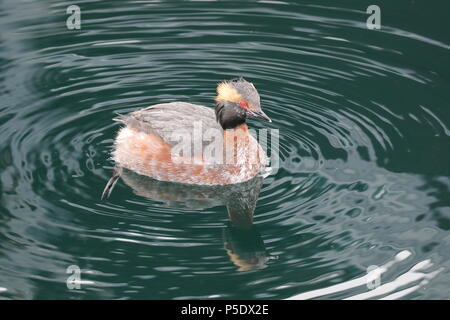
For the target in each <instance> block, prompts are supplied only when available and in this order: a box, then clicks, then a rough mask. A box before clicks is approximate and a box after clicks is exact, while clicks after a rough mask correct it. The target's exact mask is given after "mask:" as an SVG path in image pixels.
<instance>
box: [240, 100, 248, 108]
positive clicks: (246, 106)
mask: <svg viewBox="0 0 450 320" xmlns="http://www.w3.org/2000/svg"><path fill="white" fill-rule="evenodd" d="M239 105H240V106H241V107H242V108H245V109H248V103H247V102H245V101H240V102H239Z"/></svg>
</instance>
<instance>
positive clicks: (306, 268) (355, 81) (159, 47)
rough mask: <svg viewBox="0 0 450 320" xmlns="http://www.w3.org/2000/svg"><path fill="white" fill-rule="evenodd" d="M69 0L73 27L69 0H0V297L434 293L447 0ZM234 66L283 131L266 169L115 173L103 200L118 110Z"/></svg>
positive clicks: (448, 95)
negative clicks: (374, 272) (371, 284)
mask: <svg viewBox="0 0 450 320" xmlns="http://www.w3.org/2000/svg"><path fill="white" fill-rule="evenodd" d="M70 4H72V2H70ZM77 4H78V5H79V6H80V7H81V10H82V16H81V17H82V22H81V29H80V30H67V28H66V25H65V21H66V18H67V14H66V8H67V6H68V5H69V3H68V2H62V1H20V2H19V1H3V2H2V3H1V4H0V17H1V20H0V30H1V32H0V96H1V102H0V137H1V140H0V194H1V196H0V298H2V299H110V298H111V299H138V298H139V299H186V298H195V299H197V298H214V299H225V298H226V299H287V298H291V297H294V298H316V299H317V298H319V299H345V298H383V297H385V298H402V299H436V298H438V299H445V298H448V297H449V294H448V292H449V291H448V288H449V286H450V271H449V270H450V251H449V249H448V248H449V245H450V190H449V187H450V170H449V163H450V148H449V146H450V129H449V128H450V117H449V113H448V107H449V102H450V90H449V86H450V54H449V53H450V51H449V49H450V39H449V37H448V30H449V25H448V12H449V9H450V6H449V4H448V3H445V2H444V1H442V2H441V3H440V2H436V3H433V5H432V6H431V4H429V3H428V4H427V3H425V2H420V1H419V2H418V1H416V2H409V1H395V3H383V4H381V5H380V6H381V8H382V28H381V30H368V29H367V28H366V19H367V17H368V15H367V14H366V8H367V6H368V5H369V4H371V3H364V2H363V1H342V2H339V3H336V2H335V1H325V2H320V5H319V4H318V3H316V2H312V1H311V2H308V1H306V2H301V3H298V2H296V3H293V4H289V3H287V2H282V1H260V2H253V1H245V2H244V1H240V2H228V1H220V2H203V1H199V2H194V1H192V2H191V1H186V2H182V3H181V2H174V1H168V2H161V3H160V2H152V1H120V2H119V1H117V2H108V3H106V2H105V1H92V0H86V1H78V2H77ZM239 75H243V76H245V77H246V78H247V79H249V80H250V81H252V82H253V83H254V84H255V86H256V87H257V88H258V90H259V92H260V94H261V99H262V106H263V108H264V111H265V112H266V113H267V114H268V115H269V116H270V117H271V118H272V120H273V122H272V123H271V124H269V125H268V128H274V129H279V131H280V168H279V170H278V171H277V173H276V174H275V175H271V176H269V177H267V178H266V179H265V180H264V181H256V182H252V183H254V184H253V185H246V186H241V188H240V189H239V188H237V189H232V190H226V191H223V190H203V189H200V190H199V189H196V188H192V189H189V190H187V189H186V188H185V189H183V188H181V189H180V188H173V186H167V185H164V184H158V183H155V182H154V181H153V182H152V181H149V180H145V179H144V181H141V180H140V179H141V177H136V176H133V175H132V174H130V175H129V176H128V177H127V178H126V179H124V180H122V181H120V182H119V183H118V184H117V186H116V189H115V190H114V193H113V195H112V197H111V198H110V199H108V200H107V201H100V195H101V192H102V190H103V187H104V185H105V184H106V182H107V180H108V179H109V177H110V174H111V168H112V166H113V163H112V162H111V160H110V159H109V153H110V150H111V146H112V142H113V138H114V136H115V134H116V132H117V130H118V128H119V127H118V125H117V124H116V123H114V122H113V121H112V120H111V119H112V118H113V117H114V116H115V113H116V112H119V113H126V112H130V111H133V110H136V109H138V108H141V107H145V106H148V105H151V104H155V103H161V102H171V101H177V100H181V101H187V102H191V103H198V104H203V105H207V106H213V97H214V88H215V84H216V83H217V82H218V81H221V80H223V79H229V78H232V77H235V76H239ZM266 125H267V124H266V123H261V122H257V121H252V122H251V126H252V127H254V128H263V127H264V126H266ZM127 179H128V180H127ZM259 190H260V192H259V193H258V192H257V191H259ZM174 197H175V198H174ZM239 197H241V198H242V199H243V200H242V199H241V198H239ZM256 198H258V201H257V203H256V208H254V210H253V208H252V207H251V205H252V203H253V204H254V203H255V201H256ZM168 199H170V200H168ZM189 199H190V200H189ZM230 199H238V200H239V201H236V203H237V204H240V203H244V204H248V205H246V206H245V205H244V206H243V207H239V206H238V205H237V206H236V205H233V203H232V202H231V201H230ZM249 199H250V200H249ZM241 200H242V202H240V201H241ZM227 204H228V210H227V207H226V206H225V205H227ZM230 208H231V209H230ZM253 211H254V212H253ZM229 212H231V214H230V213H229ZM240 213H243V214H241V215H239V214H240ZM252 213H253V219H252ZM71 265H76V266H79V267H80V268H81V271H82V274H81V277H82V284H81V289H79V290H69V289H68V288H67V286H66V279H67V277H68V276H69V275H68V274H67V273H66V269H67V268H68V267H69V266H71ZM373 265H375V266H380V267H381V266H384V267H385V269H383V271H384V272H383V273H382V276H381V283H380V285H389V284H392V285H391V286H390V287H389V286H388V287H386V286H384V287H383V286H382V287H379V289H374V290H372V291H371V290H370V289H369V288H368V287H367V286H366V285H365V283H366V282H367V281H366V280H367V278H364V277H366V275H367V268H368V267H369V266H373ZM352 281H353V282H352ZM380 288H381V289H380ZM375 290H378V291H375Z"/></svg>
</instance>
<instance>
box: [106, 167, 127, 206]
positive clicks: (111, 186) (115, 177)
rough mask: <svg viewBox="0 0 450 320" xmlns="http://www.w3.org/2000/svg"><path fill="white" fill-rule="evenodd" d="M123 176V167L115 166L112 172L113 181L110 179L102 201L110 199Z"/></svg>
mask: <svg viewBox="0 0 450 320" xmlns="http://www.w3.org/2000/svg"><path fill="white" fill-rule="evenodd" d="M121 174H122V167H118V166H115V167H114V169H113V172H112V177H111V179H109V181H108V183H107V184H106V186H105V189H104V190H103V193H102V198H101V199H102V200H105V199H108V198H109V196H110V195H111V192H112V191H113V189H114V186H115V185H116V183H117V180H119V178H120V175H121Z"/></svg>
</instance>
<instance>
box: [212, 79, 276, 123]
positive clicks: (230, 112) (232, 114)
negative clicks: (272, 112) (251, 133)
mask: <svg viewBox="0 0 450 320" xmlns="http://www.w3.org/2000/svg"><path fill="white" fill-rule="evenodd" d="M216 91H217V96H216V119H217V121H218V122H219V123H220V125H221V126H222V128H223V129H232V128H235V127H237V126H238V125H240V124H242V123H245V120H246V119H247V118H259V119H263V120H266V121H269V122H272V120H270V118H269V117H268V116H267V115H266V114H265V113H264V112H263V111H262V110H261V104H260V98H259V94H258V91H257V90H256V88H255V86H254V85H253V83H251V82H248V81H247V80H245V79H244V78H243V77H240V78H235V79H231V80H227V81H223V82H220V83H219V84H218V85H217V89H216Z"/></svg>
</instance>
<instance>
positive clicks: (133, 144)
mask: <svg viewBox="0 0 450 320" xmlns="http://www.w3.org/2000/svg"><path fill="white" fill-rule="evenodd" d="M216 91H217V96H216V98H215V100H216V107H215V110H214V109H213V108H208V107H204V106H200V105H194V104H190V103H186V102H172V103H163V104H156V105H152V106H150V107H147V108H144V109H141V110H137V111H134V112H132V113H130V114H128V115H123V116H119V117H118V118H116V119H115V120H116V121H119V122H121V123H123V124H125V127H123V128H122V129H120V131H119V133H118V134H117V137H116V140H115V142H114V151H113V153H112V158H113V160H114V161H115V169H114V171H113V175H112V177H111V179H110V180H109V181H108V183H107V185H106V187H105V190H104V191H103V194H102V198H105V197H109V195H110V193H111V191H112V189H113V187H114V184H115V183H116V182H117V179H118V178H119V177H120V174H121V172H122V168H127V169H129V170H132V171H134V172H136V173H138V174H141V175H145V176H149V177H152V178H154V179H156V180H161V181H171V182H178V183H187V184H196V185H229V184H235V183H241V182H244V181H247V180H250V179H251V178H253V177H255V176H256V175H257V174H258V173H259V172H260V171H261V170H262V169H263V168H264V167H265V166H266V155H265V152H264V150H263V149H262V147H261V146H260V145H259V144H258V142H257V141H256V139H255V138H253V136H252V135H251V134H250V133H249V131H248V127H247V124H246V122H245V120H246V119H247V118H250V117H253V118H260V119H264V120H266V121H269V122H271V120H270V118H269V117H268V116H267V115H266V114H265V113H264V112H263V111H262V110H261V105H260V98H259V94H258V91H257V90H256V88H255V87H254V85H253V84H252V83H250V82H248V81H246V80H245V79H244V78H243V77H240V78H235V79H232V80H228V81H223V82H220V83H219V84H218V85H217V89H216ZM213 138H216V139H213ZM218 138H220V139H218ZM180 140H183V141H184V142H186V141H188V143H187V144H186V143H184V144H182V143H180ZM219 140H220V142H219V143H217V141H219ZM180 145H181V147H180ZM212 146H213V147H216V148H211V147H212ZM217 146H219V147H220V148H217ZM185 147H187V148H185ZM180 150H182V151H181V152H174V151H180ZM186 151H188V152H186ZM218 159H219V160H220V161H218ZM212 160H213V161H212Z"/></svg>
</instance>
